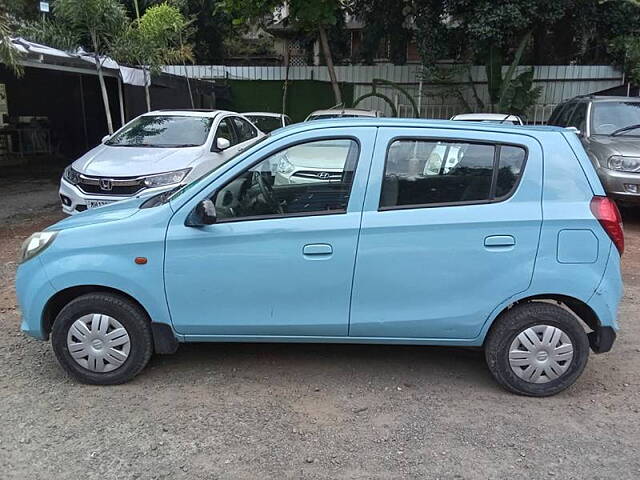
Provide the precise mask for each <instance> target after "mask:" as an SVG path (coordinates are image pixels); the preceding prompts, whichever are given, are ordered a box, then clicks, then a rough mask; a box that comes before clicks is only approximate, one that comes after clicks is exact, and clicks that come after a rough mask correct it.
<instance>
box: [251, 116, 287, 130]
mask: <svg viewBox="0 0 640 480" xmlns="http://www.w3.org/2000/svg"><path fill="white" fill-rule="evenodd" d="M247 118H248V119H249V120H251V121H252V122H253V124H254V125H255V126H256V127H258V128H259V129H260V130H261V131H263V132H264V133H270V132H273V131H274V130H277V129H278V128H281V127H282V120H281V119H280V117H271V116H266V115H247ZM287 125H288V124H287Z"/></svg>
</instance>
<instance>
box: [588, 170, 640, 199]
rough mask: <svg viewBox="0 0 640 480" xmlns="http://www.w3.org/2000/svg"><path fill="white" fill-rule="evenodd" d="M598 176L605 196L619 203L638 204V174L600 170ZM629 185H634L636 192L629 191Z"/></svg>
mask: <svg viewBox="0 0 640 480" xmlns="http://www.w3.org/2000/svg"><path fill="white" fill-rule="evenodd" d="M598 175H599V176H600V180H601V181H602V184H603V186H604V189H605V191H606V192H607V195H609V196H610V197H612V198H614V199H616V200H619V201H621V202H627V203H640V173H632V172H618V171H616V170H609V169H607V168H600V169H598ZM629 185H635V186H636V189H637V191H636V192H633V191H631V190H630V188H629V187H628V186H629Z"/></svg>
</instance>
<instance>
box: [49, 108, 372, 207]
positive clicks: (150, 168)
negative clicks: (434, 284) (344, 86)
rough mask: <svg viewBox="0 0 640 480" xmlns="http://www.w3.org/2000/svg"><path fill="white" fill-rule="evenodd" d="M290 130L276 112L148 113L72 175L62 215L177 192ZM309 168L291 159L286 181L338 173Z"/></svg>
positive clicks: (284, 165)
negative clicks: (280, 131) (264, 140)
mask: <svg viewBox="0 0 640 480" xmlns="http://www.w3.org/2000/svg"><path fill="white" fill-rule="evenodd" d="M380 115H381V114H380V112H370V111H367V110H356V109H348V110H345V109H332V110H318V111H316V112H313V113H311V115H309V117H308V118H307V120H318V119H329V118H337V117H379V116H380ZM289 124H291V119H290V118H289V117H288V116H287V115H282V114H277V113H269V112H249V113H246V114H238V113H235V112H229V111H224V110H165V111H155V112H150V113H146V114H144V115H141V116H139V117H137V118H136V119H134V120H132V121H131V122H129V123H127V124H126V125H124V126H123V127H122V128H121V129H120V130H118V131H117V132H115V133H114V134H113V135H111V136H106V137H104V138H103V140H102V143H101V144H100V145H98V146H97V147H95V148H93V149H91V150H90V151H88V152H87V153H86V154H85V155H83V156H82V157H80V158H79V159H78V160H76V161H75V162H73V163H72V164H71V165H69V166H68V167H67V168H66V169H65V171H64V173H63V175H62V179H61V181H60V192H59V193H60V200H61V202H62V210H63V212H64V213H67V214H70V215H73V214H76V213H78V212H83V211H85V210H87V209H91V208H96V207H101V206H104V205H108V204H110V203H113V202H116V201H119V200H124V199H127V198H131V197H134V196H138V195H153V194H155V193H160V192H164V191H168V190H173V189H175V188H178V187H179V186H181V185H185V184H187V183H189V182H192V181H193V180H195V179H197V178H200V177H201V176H202V175H204V174H205V173H208V172H210V171H212V170H214V169H215V168H218V167H219V166H220V165H222V164H224V163H226V162H228V161H229V160H230V159H232V158H233V157H235V156H236V155H238V154H239V153H241V152H242V151H243V150H245V149H246V148H247V147H248V146H250V145H251V144H253V143H255V142H256V141H259V140H260V139H261V138H262V137H264V136H265V134H268V133H270V132H272V131H274V130H276V129H278V128H282V127H286V126H287V125H289ZM304 168H305V160H304V159H295V158H293V159H292V158H283V159H282V160H281V172H280V173H281V179H283V178H286V179H288V181H291V182H295V181H296V178H297V177H298V176H299V175H325V174H327V175H330V174H331V169H330V168H329V169H327V171H324V170H323V171H315V170H313V169H311V170H305V169H304ZM298 170H302V171H301V172H298ZM310 172H311V173H310Z"/></svg>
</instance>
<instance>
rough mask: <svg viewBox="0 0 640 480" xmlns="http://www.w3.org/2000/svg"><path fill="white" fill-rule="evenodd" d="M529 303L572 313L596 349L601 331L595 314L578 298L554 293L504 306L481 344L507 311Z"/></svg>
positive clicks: (531, 297) (529, 297) (490, 325)
mask: <svg viewBox="0 0 640 480" xmlns="http://www.w3.org/2000/svg"><path fill="white" fill-rule="evenodd" d="M531 302H553V303H554V304H558V305H560V306H561V307H563V308H565V309H567V310H568V311H570V312H571V313H573V314H574V315H575V316H576V317H577V318H578V320H580V321H581V322H582V323H583V324H584V325H585V326H586V327H587V328H588V330H589V331H588V332H587V335H588V336H589V343H590V344H591V347H592V348H594V350H596V349H597V345H596V343H597V335H596V333H597V332H599V331H600V330H601V326H602V325H601V323H600V318H599V317H598V315H597V314H596V312H595V311H594V310H593V308H591V307H590V306H589V305H588V304H587V303H586V302H584V301H583V300H580V299H579V298H576V297H572V296H570V295H562V294H555V293H540V294H536V295H530V296H527V297H523V298H520V299H518V300H515V301H513V302H511V303H509V304H508V305H506V306H504V307H503V308H502V309H501V310H500V312H499V313H498V314H497V315H495V317H494V318H493V320H492V321H491V322H490V324H489V325H488V328H486V332H485V336H484V339H483V344H484V342H486V340H487V338H488V336H489V332H490V331H491V329H492V328H493V327H494V325H496V324H497V323H498V321H499V320H500V318H501V317H502V316H503V315H504V314H505V313H506V312H508V311H509V310H511V309H512V308H514V307H516V306H517V305H522V304H525V303H531Z"/></svg>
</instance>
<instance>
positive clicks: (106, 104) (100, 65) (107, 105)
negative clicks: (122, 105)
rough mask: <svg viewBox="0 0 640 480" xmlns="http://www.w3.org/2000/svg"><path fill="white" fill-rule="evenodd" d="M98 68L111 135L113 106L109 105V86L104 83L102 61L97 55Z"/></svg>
mask: <svg viewBox="0 0 640 480" xmlns="http://www.w3.org/2000/svg"><path fill="white" fill-rule="evenodd" d="M95 59H96V70H97V71H98V81H99V82H100V91H101V92H102V103H103V104H104V113H105V115H106V116H107V130H108V131H109V135H111V134H112V133H113V122H112V121H111V107H109V95H108V94H107V86H106V84H105V83H104V75H102V63H101V62H100V57H99V56H98V55H96V56H95Z"/></svg>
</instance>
